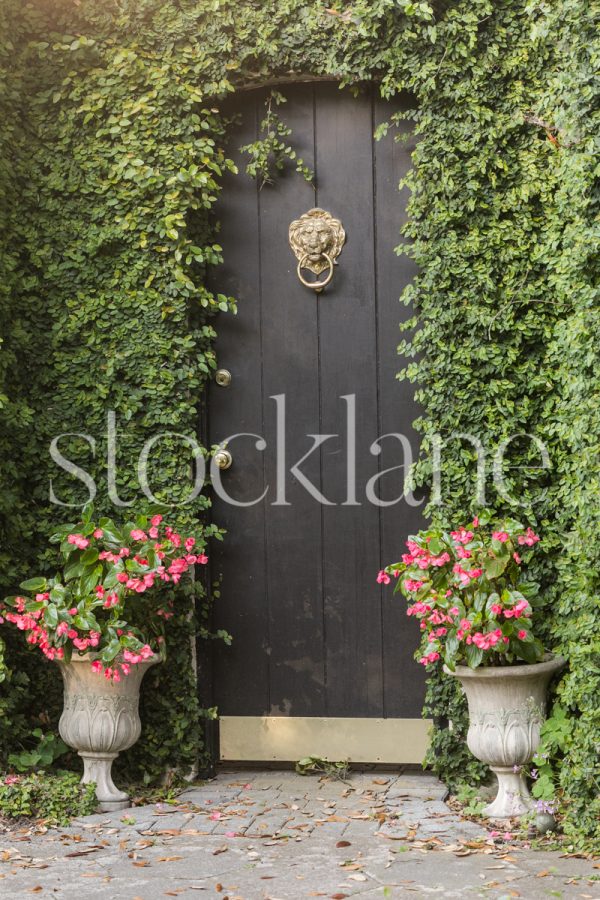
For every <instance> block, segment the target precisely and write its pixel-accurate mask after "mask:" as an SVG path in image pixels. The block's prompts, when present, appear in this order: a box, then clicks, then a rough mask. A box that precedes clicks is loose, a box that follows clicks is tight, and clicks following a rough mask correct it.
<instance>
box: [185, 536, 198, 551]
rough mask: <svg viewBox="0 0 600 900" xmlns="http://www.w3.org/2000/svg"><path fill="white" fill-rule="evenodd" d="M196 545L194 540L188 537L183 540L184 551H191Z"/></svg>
mask: <svg viewBox="0 0 600 900" xmlns="http://www.w3.org/2000/svg"><path fill="white" fill-rule="evenodd" d="M195 543H196V538H193V537H189V538H186V539H185V542H184V546H185V549H186V550H191V549H192V547H193V546H194V544H195Z"/></svg>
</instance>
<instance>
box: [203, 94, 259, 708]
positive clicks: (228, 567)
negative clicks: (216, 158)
mask: <svg viewBox="0 0 600 900" xmlns="http://www.w3.org/2000/svg"><path fill="white" fill-rule="evenodd" d="M230 108H231V105H229V108H228V111H229V109H230ZM242 112H243V116H242V121H241V123H240V124H239V125H237V126H235V127H234V128H233V130H232V134H231V139H230V144H229V151H230V153H232V155H233V158H234V159H235V161H236V163H237V165H238V168H239V170H240V175H238V176H234V175H227V176H226V178H225V182H224V186H223V193H222V195H221V197H220V198H219V202H218V207H217V215H218V218H219V220H220V222H221V235H220V242H221V244H222V246H223V251H224V263H223V265H222V266H219V267H217V268H216V269H215V270H213V271H212V272H211V273H210V286H211V287H212V289H213V290H215V291H219V292H221V293H224V294H228V295H233V296H235V297H236V298H237V299H238V314H237V316H233V315H231V314H229V313H226V314H221V315H219V317H218V319H217V333H218V338H217V341H216V352H217V363H218V365H219V367H222V368H226V369H229V370H230V371H231V373H232V376H233V377H232V383H231V385H230V386H229V387H225V388H224V387H219V386H218V385H216V384H215V383H214V382H213V383H212V385H211V388H210V393H209V430H210V436H211V442H212V443H219V442H220V441H221V440H223V439H224V438H226V437H228V436H229V435H231V434H232V433H234V432H257V433H259V434H261V433H262V415H263V413H262V390H261V367H260V359H261V296H260V246H259V234H260V230H259V220H258V213H259V203H258V191H257V187H256V184H255V182H254V181H253V180H252V179H250V178H248V177H247V176H246V175H245V174H241V173H243V171H244V167H245V165H246V159H245V158H242V157H241V154H240V153H239V152H238V148H239V147H241V146H243V145H244V144H247V143H249V142H251V141H254V140H255V138H256V134H257V112H258V100H257V97H256V95H254V94H249V95H246V96H245V97H244V98H243V106H242ZM230 450H231V453H232V455H233V460H234V462H233V466H232V467H231V468H230V469H229V470H227V471H225V472H223V474H222V483H223V486H224V487H225V489H226V490H227V491H228V493H229V494H230V495H231V496H232V497H235V498H236V499H237V500H239V501H242V502H248V501H250V500H252V499H253V498H254V497H258V496H260V494H262V492H263V490H264V473H263V467H264V459H263V457H264V453H262V454H261V452H260V451H259V450H257V449H256V447H255V443H254V441H253V440H251V439H248V438H244V439H243V440H242V439H239V440H235V441H233V442H232V443H231V444H230ZM213 521H215V522H216V523H217V524H218V525H220V526H223V527H224V528H226V529H227V534H226V536H225V540H224V542H223V543H222V544H221V543H218V542H216V541H214V542H213V546H212V551H211V575H212V577H213V579H214V578H218V577H220V576H222V577H223V584H222V595H221V598H220V599H219V600H217V601H216V606H215V611H214V622H215V627H217V628H225V629H226V630H227V631H229V632H230V633H231V634H232V635H233V643H232V645H231V646H230V647H227V646H225V645H223V644H219V645H218V647H216V648H215V650H216V652H215V689H216V698H215V702H216V703H217V704H218V706H219V711H220V713H222V714H224V715H262V714H263V713H264V712H265V710H266V709H267V708H268V697H269V665H268V656H267V653H266V647H265V640H266V635H267V633H268V611H267V608H266V604H265V592H266V559H265V548H264V531H265V507H264V505H263V504H262V503H259V504H257V505H254V506H249V507H246V508H243V507H235V506H231V505H229V504H228V503H225V502H223V501H222V500H220V499H218V498H217V497H215V498H214V501H213ZM249 536H250V539H249Z"/></svg>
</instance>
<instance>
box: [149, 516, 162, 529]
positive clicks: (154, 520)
mask: <svg viewBox="0 0 600 900" xmlns="http://www.w3.org/2000/svg"><path fill="white" fill-rule="evenodd" d="M162 520H163V517H162V516H152V518H151V519H150V524H151V525H152V527H153V528H157V527H158V526H159V525H160V523H161V522H162Z"/></svg>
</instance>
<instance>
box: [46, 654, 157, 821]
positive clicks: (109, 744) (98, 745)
mask: <svg viewBox="0 0 600 900" xmlns="http://www.w3.org/2000/svg"><path fill="white" fill-rule="evenodd" d="M157 661H158V660H155V659H149V660H146V661H144V662H140V663H137V664H136V665H132V666H131V670H130V673H129V675H124V676H123V677H122V678H121V680H120V681H118V682H115V681H111V680H108V679H106V678H104V676H103V675H102V674H98V673H97V672H94V671H93V670H92V666H91V662H92V660H91V658H90V657H88V656H87V655H86V656H80V657H73V658H72V659H71V661H70V662H68V663H65V662H58V665H59V667H60V671H61V673H62V677H63V682H64V709H63V713H62V715H61V717H60V722H59V725H58V730H59V732H60V736H61V737H62V739H63V741H64V742H65V743H66V744H68V745H69V747H72V748H73V749H74V750H77V752H78V754H79V756H81V758H82V759H83V777H82V779H81V781H82V784H88V783H89V782H95V783H96V796H97V798H98V801H99V804H100V809H102V810H103V811H105V812H110V811H112V810H118V809H125V808H126V807H127V806H129V797H128V795H127V794H126V793H125V792H124V791H120V790H119V789H118V788H117V787H116V786H115V784H114V783H113V780H112V776H111V768H112V764H113V760H115V759H116V758H117V756H118V755H119V753H121V752H122V751H123V750H127V749H128V748H129V747H132V746H133V745H134V744H135V742H136V741H137V739H138V738H139V736H140V732H141V722H140V717H139V713H138V706H139V698H140V685H141V682H142V678H143V677H144V675H145V673H146V672H147V671H148V669H149V668H150V666H152V665H154V663H155V662H157Z"/></svg>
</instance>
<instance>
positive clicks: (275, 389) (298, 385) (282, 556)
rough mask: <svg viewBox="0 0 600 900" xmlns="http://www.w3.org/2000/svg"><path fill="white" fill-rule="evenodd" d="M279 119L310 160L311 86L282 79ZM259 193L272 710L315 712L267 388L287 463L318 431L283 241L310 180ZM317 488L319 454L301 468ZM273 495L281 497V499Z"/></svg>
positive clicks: (317, 530)
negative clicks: (279, 418) (281, 405)
mask: <svg viewBox="0 0 600 900" xmlns="http://www.w3.org/2000/svg"><path fill="white" fill-rule="evenodd" d="M284 95H285V96H286V97H287V100H288V102H287V103H286V104H285V106H283V107H282V108H281V109H280V112H281V117H282V118H283V120H284V121H285V123H286V124H287V125H288V126H289V127H290V128H291V129H292V136H291V138H290V141H291V143H292V144H293V146H294V149H295V150H297V152H298V155H299V156H301V157H302V158H303V159H304V161H305V163H306V164H307V165H308V166H310V167H313V168H314V91H313V87H312V86H308V87H307V86H294V87H286V88H285V91H284ZM260 200H261V223H260V227H261V272H262V297H263V322H262V329H263V343H262V353H263V373H264V397H263V402H264V421H265V436H266V438H267V441H268V445H269V450H268V452H267V465H268V471H267V481H268V483H269V484H270V485H271V491H270V499H269V504H270V505H269V507H268V512H267V522H266V532H265V540H266V544H267V594H268V609H269V636H270V639H269V661H270V708H269V710H268V711H269V712H270V714H271V715H290V716H317V715H322V714H323V692H324V647H323V606H322V575H321V555H320V548H321V542H322V534H321V517H320V508H319V505H318V503H317V502H316V501H315V500H314V499H313V498H312V497H311V496H310V495H309V494H308V493H307V491H306V490H305V489H304V487H303V486H302V485H301V484H300V483H299V482H298V480H297V479H296V478H293V477H292V476H290V475H289V472H288V474H287V475H286V496H285V500H286V503H288V504H289V505H286V506H284V505H274V501H275V500H276V499H277V498H276V491H275V488H276V454H275V448H276V442H277V436H276V429H275V421H276V416H275V410H276V407H275V401H274V400H272V399H270V398H271V397H272V396H274V395H284V396H285V403H286V418H287V424H286V429H285V438H286V454H285V466H286V470H289V467H290V466H292V465H293V464H294V463H295V462H297V461H298V460H299V459H300V457H301V456H303V455H304V454H305V453H306V452H307V451H308V450H309V449H310V447H311V444H312V441H311V440H310V439H309V438H308V437H307V435H309V434H312V433H317V432H318V431H319V391H318V371H319V357H318V346H319V339H318V331H317V327H318V323H317V305H316V300H315V297H314V296H313V295H312V294H311V293H310V292H307V291H306V289H303V288H302V286H301V285H300V284H299V282H298V279H297V276H296V259H295V257H294V255H293V253H292V251H291V249H290V246H289V240H288V230H289V225H290V222H291V221H292V220H293V219H296V218H297V217H298V216H300V215H301V214H302V213H304V212H306V211H307V210H308V209H310V208H312V207H313V206H314V203H315V194H314V188H313V186H312V185H309V184H308V183H307V182H306V181H305V180H304V179H303V178H302V176H301V175H299V174H298V173H296V172H295V171H294V166H293V165H291V166H289V167H288V168H286V170H285V172H284V173H283V174H282V175H278V176H277V178H276V181H275V183H274V184H273V185H267V186H265V187H264V188H263V190H262V191H261V194H260ZM301 470H302V472H303V473H304V474H305V475H306V477H307V478H308V479H309V481H311V482H312V483H313V484H315V485H316V487H317V488H318V487H319V486H320V472H319V456H318V453H314V454H312V455H311V456H310V457H309V458H308V459H307V460H306V462H305V463H304V464H303V465H302V467H301ZM280 499H282V498H280Z"/></svg>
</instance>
